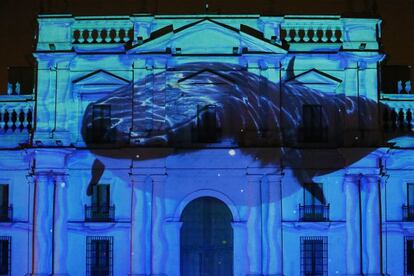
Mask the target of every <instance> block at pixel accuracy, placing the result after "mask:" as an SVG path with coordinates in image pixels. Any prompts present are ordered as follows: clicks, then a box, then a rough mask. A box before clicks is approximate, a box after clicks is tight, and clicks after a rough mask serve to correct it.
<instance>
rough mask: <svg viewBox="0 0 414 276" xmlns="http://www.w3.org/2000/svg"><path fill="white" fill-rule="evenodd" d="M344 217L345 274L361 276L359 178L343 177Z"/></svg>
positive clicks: (356, 176) (353, 176)
mask: <svg viewBox="0 0 414 276" xmlns="http://www.w3.org/2000/svg"><path fill="white" fill-rule="evenodd" d="M344 192H345V208H346V209H345V212H346V214H345V217H346V249H345V256H346V273H347V275H361V232H360V231H361V224H360V208H361V202H360V194H359V176H358V175H345V178H344Z"/></svg>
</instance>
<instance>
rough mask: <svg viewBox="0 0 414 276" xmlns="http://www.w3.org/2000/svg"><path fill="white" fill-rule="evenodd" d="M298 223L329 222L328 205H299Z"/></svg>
mask: <svg viewBox="0 0 414 276" xmlns="http://www.w3.org/2000/svg"><path fill="white" fill-rule="evenodd" d="M299 220H300V221H329V204H328V205H299Z"/></svg>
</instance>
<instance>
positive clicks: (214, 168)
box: [0, 14, 414, 275]
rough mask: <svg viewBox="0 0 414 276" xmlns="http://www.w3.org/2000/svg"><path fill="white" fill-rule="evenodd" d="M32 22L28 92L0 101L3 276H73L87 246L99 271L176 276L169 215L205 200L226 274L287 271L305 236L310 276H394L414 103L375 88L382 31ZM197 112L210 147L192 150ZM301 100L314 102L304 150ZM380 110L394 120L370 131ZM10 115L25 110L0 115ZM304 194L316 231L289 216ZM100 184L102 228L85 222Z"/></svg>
mask: <svg viewBox="0 0 414 276" xmlns="http://www.w3.org/2000/svg"><path fill="white" fill-rule="evenodd" d="M38 26H39V31H38V37H37V45H36V50H35V52H34V56H35V58H36V59H37V62H38V68H37V72H36V73H37V89H36V94H35V95H32V96H17V95H15V96H13V95H11V96H2V97H1V98H0V108H1V109H0V112H1V114H2V117H1V118H3V119H2V120H1V124H2V125H1V140H0V143H1V144H0V145H1V147H2V149H1V150H2V154H1V155H0V170H1V176H0V182H1V183H0V184H2V183H4V184H8V185H9V187H10V195H9V197H10V200H9V201H10V202H11V204H12V205H13V219H12V221H11V222H7V223H1V224H0V233H1V236H10V237H11V238H12V243H11V244H12V248H11V271H12V275H25V274H29V275H46V274H47V275H49V274H53V275H85V274H86V272H87V271H88V261H87V259H88V247H87V246H88V245H87V240H88V237H92V236H93V237H97V236H99V237H101V236H104V237H112V239H113V258H112V262H111V268H112V274H111V275H180V271H182V267H183V266H185V267H192V266H196V264H195V263H184V264H183V263H182V260H181V261H180V257H181V256H182V255H181V254H180V239H181V237H180V233H181V232H180V231H181V227H182V224H183V222H182V217H181V216H182V213H183V210H185V207H186V206H187V205H188V204H189V203H190V202H193V200H196V199H198V198H202V197H213V198H216V199H219V200H220V201H222V202H223V203H224V204H225V206H227V208H228V209H229V210H230V212H231V215H232V222H231V226H232V231H233V253H232V256H233V268H232V270H233V273H234V275H302V274H303V273H304V269H305V268H304V266H303V259H301V256H302V255H301V250H302V251H303V249H301V248H302V247H301V238H304V237H308V238H309V237H323V238H326V241H327V243H326V248H325V249H326V250H325V251H326V254H327V255H326V259H325V260H324V268H323V269H324V271H325V272H324V274H323V275H366V274H370V275H382V274H387V273H388V274H390V275H403V274H404V269H405V253H404V252H405V251H404V250H405V247H404V244H405V238H406V237H410V236H414V230H413V229H414V224H413V223H414V222H406V221H404V219H403V208H402V206H403V205H407V183H410V182H413V181H414V180H413V179H414V175H413V174H412V169H413V166H414V162H412V160H411V159H412V158H411V154H412V150H411V148H412V145H413V141H412V138H411V131H410V129H409V127H410V126H409V123H410V121H409V120H407V118H408V117H407V114H408V113H407V112H408V110H409V109H411V110H412V107H413V106H414V105H413V102H412V100H414V98H413V97H412V95H411V94H407V95H399V94H396V95H385V94H383V93H381V90H380V87H379V82H380V80H379V79H378V75H379V72H380V67H379V66H380V62H381V61H382V60H383V59H384V54H383V53H381V52H380V50H379V48H380V47H379V46H380V34H381V21H380V20H378V19H360V18H341V17H339V16H310V17H309V16H284V17H266V16H259V15H232V16H226V15H187V16H185V15H183V16H167V15H166V16H149V15H140V14H136V15H132V16H116V17H74V16H72V15H68V14H62V15H40V16H39V17H38ZM96 106H109V107H110V116H109V122H106V128H105V132H103V133H102V137H104V138H105V139H106V138H108V140H105V139H103V140H105V142H104V143H96V141H94V140H93V139H91V135H92V136H93V131H94V116H96V115H94V108H95V107H96ZM208 106H213V107H214V110H215V114H214V117H215V123H216V130H217V131H218V132H219V135H218V138H217V139H216V140H215V141H210V142H205V141H200V140H197V139H194V137H197V136H196V135H197V133H196V132H197V126H198V123H199V122H198V120H200V110H202V109H203V108H205V107H208ZM304 106H317V107H318V108H321V116H320V118H319V119H320V122H319V123H318V130H319V131H320V133H321V134H320V136H318V137H319V138H318V139H313V140H312V139H311V141H309V140H308V139H306V131H307V129H306V127H307V123H306V120H308V119H307V118H305V117H306V116H305V115H304V113H305V111H304ZM393 109H394V110H397V111H399V110H400V109H401V110H402V112H403V115H402V116H403V120H402V121H401V120H400V121H397V122H396V124H397V125H398V129H392V128H390V129H388V130H387V131H384V124H386V123H388V122H384V116H383V114H384V112H388V113H390V114H391V111H392V110H393ZM13 110H15V111H16V112H17V113H19V112H20V111H21V112H23V114H24V115H22V117H21V118H20V117H19V116H17V115H16V116H17V117H16V119H13V118H12V116H11V115H10V118H9V119H8V120H6V119H4V118H5V117H4V114H5V113H6V112H9V113H10V114H12V111H13ZM29 112H32V113H33V122H32V126H29V125H30V120H29V119H28V118H29V117H28V116H27V114H29ZM19 114H20V113H19ZM312 118H315V117H312ZM319 119H318V120H319ZM315 120H316V119H315ZM395 120H396V119H395ZM395 120H394V121H395ZM313 123H314V122H311V123H310V124H311V125H313ZM19 124H21V125H22V129H20V128H18V127H17V128H16V129H12V126H13V125H17V126H20V125H19ZM6 125H7V126H8V127H9V128H5V126H6ZM31 129H33V130H34V131H31ZM28 130H29V131H28ZM210 130H211V129H210ZM307 183H320V184H322V187H323V188H321V189H320V190H319V191H317V192H316V195H315V197H316V198H318V200H319V201H321V202H322V203H323V208H324V210H327V212H328V213H326V214H325V215H326V217H324V219H323V220H322V221H315V220H313V221H312V220H311V221H304V219H303V216H302V215H301V212H302V211H303V210H304V209H303V208H304V207H303V206H302V205H304V204H305V203H304V200H305V199H304V195H305V193H306V192H309V191H310V190H312V189H309V186H308V185H306V184H307ZM98 184H109V185H110V205H111V206H115V207H114V210H115V211H114V219H113V220H112V221H106V222H91V221H88V220H87V219H85V212H86V210H87V208H86V207H87V206H90V205H91V204H92V202H91V200H92V199H91V194H92V192H91V191H92V189H93V188H92V187H93V186H95V185H98ZM312 191H313V190H312ZM85 206H86V207H85ZM301 264H302V265H301ZM180 269H181V270H180Z"/></svg>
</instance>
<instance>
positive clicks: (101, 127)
mask: <svg viewBox="0 0 414 276" xmlns="http://www.w3.org/2000/svg"><path fill="white" fill-rule="evenodd" d="M92 118H93V119H92V141H93V142H94V143H110V142H111V141H113V138H114V137H111V136H112V135H111V134H112V132H111V131H110V130H111V106H110V105H94V106H93V110H92Z"/></svg>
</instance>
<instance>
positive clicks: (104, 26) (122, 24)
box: [71, 16, 133, 44]
mask: <svg viewBox="0 0 414 276" xmlns="http://www.w3.org/2000/svg"><path fill="white" fill-rule="evenodd" d="M71 34H72V43H74V44H100V43H127V42H129V41H131V40H132V39H133V24H132V22H131V21H130V20H129V17H99V16H96V17H76V20H75V23H74V24H73V25H72V31H71Z"/></svg>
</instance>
